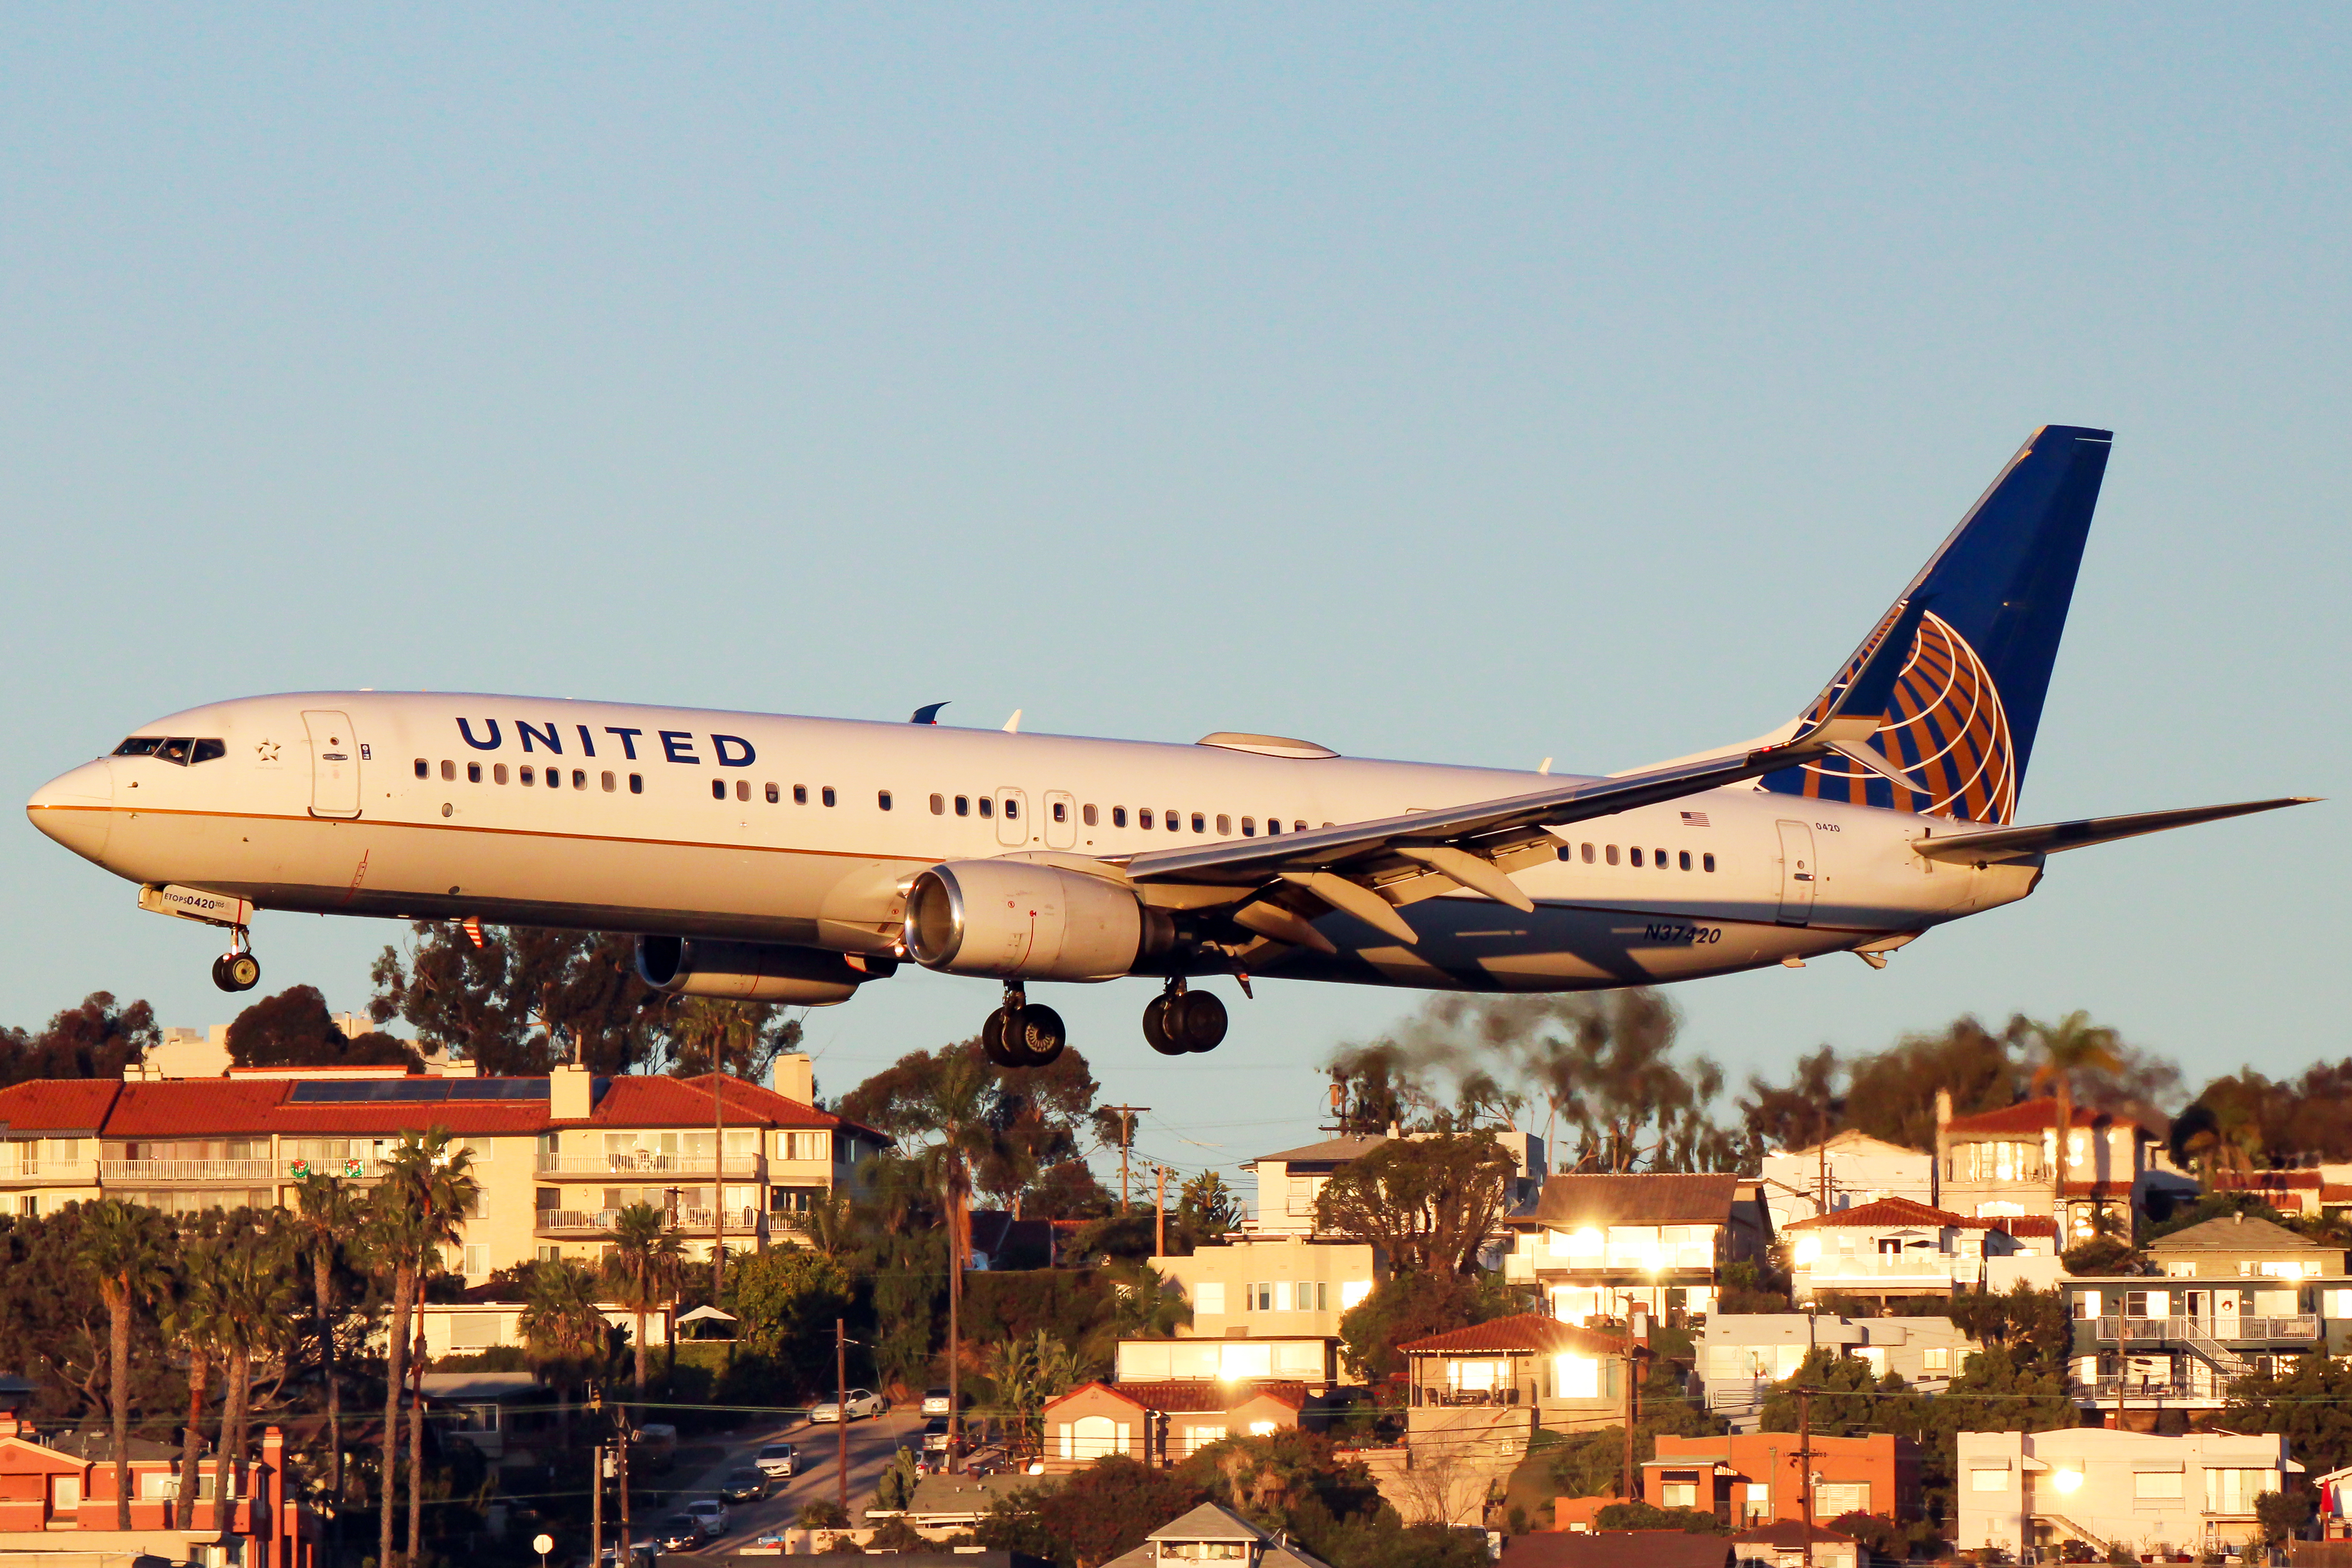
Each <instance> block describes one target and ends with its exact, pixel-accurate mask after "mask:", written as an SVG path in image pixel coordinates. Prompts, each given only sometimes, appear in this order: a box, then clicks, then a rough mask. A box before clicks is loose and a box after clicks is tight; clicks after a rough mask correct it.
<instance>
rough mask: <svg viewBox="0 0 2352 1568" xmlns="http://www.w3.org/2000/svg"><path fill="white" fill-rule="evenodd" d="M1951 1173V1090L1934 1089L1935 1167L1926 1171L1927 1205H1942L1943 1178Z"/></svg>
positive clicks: (1934, 1206)
mask: <svg viewBox="0 0 2352 1568" xmlns="http://www.w3.org/2000/svg"><path fill="white" fill-rule="evenodd" d="M1951 1173H1952V1091H1951V1090H1950V1089H1937V1091H1936V1168H1935V1169H1934V1170H1932V1171H1930V1172H1929V1173H1927V1206H1928V1207H1930V1208H1941V1207H1943V1206H1944V1180H1945V1178H1946V1177H1948V1176H1949V1175H1950V1174H1951Z"/></svg>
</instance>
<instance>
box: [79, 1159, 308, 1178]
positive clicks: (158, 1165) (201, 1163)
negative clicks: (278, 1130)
mask: <svg viewBox="0 0 2352 1568" xmlns="http://www.w3.org/2000/svg"><path fill="white" fill-rule="evenodd" d="M277 1178H278V1162H277V1161H275V1160H101V1161H100V1162H99V1167H98V1179H99V1180H100V1181H101V1182H104V1183H107V1184H115V1183H141V1182H247V1183H250V1182H268V1181H275V1180H276V1179H277Z"/></svg>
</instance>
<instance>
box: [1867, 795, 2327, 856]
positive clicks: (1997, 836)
mask: <svg viewBox="0 0 2352 1568" xmlns="http://www.w3.org/2000/svg"><path fill="white" fill-rule="evenodd" d="M2315 798H2316V797H2315V796H2313V795H2289V796H2286V797H2284V799H2279V800H2246V801H2238V802H2236V803H2234V804H2232V805H2191V806H2184V807H2182V808H2180V809H2179V810H2178V811H2143V812H2139V813H2137V814H2136V815H2134V816H2086V817H2084V818H2082V819H2081V820H2079V821H2075V822H2049V823H2042V824H2041V825H2039V826H2031V827H1988V828H1983V829H1979V830H1976V831H1971V832H1964V833H1954V834H1950V835H1948V836H1946V835H1933V836H1930V837H1926V838H1920V839H1916V840H1914V841H1913V842H1912V845H1911V848H1912V852H1913V853H1915V854H1916V855H1920V856H1922V857H1924V858H1927V859H1929V860H1951V861H1957V862H1959V863H1961V864H1969V863H1984V862H1990V861H1996V860H2013V859H2017V858H2021V857H2022V856H2027V855H2054V854H2056V853H2057V852H2058V851H2059V850H2061V849H2080V848H2082V847H2084V845H2086V844H2112V843H2114V842H2115V841H2116V839H2118V838H2137V837H2139V836H2140V835H2141V834H2143V833H2162V832H2163V831H2165V830H2166V829H2167V828H2170V827H2191V826H2195V825H2197V824H2198V823H2200V822H2219V821H2221V819H2222V818H2224V817H2230V816H2251V815H2252V814H2253V813H2254V812H2257V811H2276V810H2277V809H2278V808H2279V807H2281V806H2283V805H2310V804H2311V803H2312V801H2313V800H2314V799H2315Z"/></svg>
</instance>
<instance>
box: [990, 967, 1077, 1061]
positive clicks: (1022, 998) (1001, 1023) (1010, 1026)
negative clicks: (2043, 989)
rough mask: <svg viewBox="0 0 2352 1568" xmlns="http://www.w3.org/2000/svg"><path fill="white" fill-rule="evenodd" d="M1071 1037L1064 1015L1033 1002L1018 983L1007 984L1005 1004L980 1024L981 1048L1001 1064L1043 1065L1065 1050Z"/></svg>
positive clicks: (991, 1058)
mask: <svg viewBox="0 0 2352 1568" xmlns="http://www.w3.org/2000/svg"><path fill="white" fill-rule="evenodd" d="M1068 1039H1069V1030H1068V1029H1067V1028H1066V1027H1065V1026H1063V1023H1062V1016H1061V1015H1060V1014H1059V1013H1056V1012H1055V1011H1054V1009H1052V1008H1051V1007H1048V1006H1046V1005H1044V1004H1043V1003H1037V1004H1034V1005H1033V1004H1032V1003H1031V1002H1030V1000H1029V995H1028V993H1026V992H1025V991H1024V990H1023V989H1022V988H1021V987H1020V986H1019V985H1017V984H1014V985H1007V986H1006V987H1005V988H1004V1005H1003V1006H1002V1007H999V1008H998V1009H997V1010H996V1011H995V1012H993V1013H991V1014H990V1015H989V1016H988V1022H986V1023H985V1024H982V1026H980V1048H981V1049H982V1050H983V1051H985V1052H987V1053H988V1059H989V1060H990V1061H992V1062H994V1063H995V1064H996V1065H997V1066H998V1067H1001V1068H1041V1067H1044V1066H1045V1065H1046V1064H1047V1063H1048V1062H1051V1061H1052V1060H1053V1059H1054V1058H1055V1057H1058V1056H1060V1055H1061V1054H1062V1047H1063V1045H1064V1044H1065V1043H1066V1041H1067V1040H1068Z"/></svg>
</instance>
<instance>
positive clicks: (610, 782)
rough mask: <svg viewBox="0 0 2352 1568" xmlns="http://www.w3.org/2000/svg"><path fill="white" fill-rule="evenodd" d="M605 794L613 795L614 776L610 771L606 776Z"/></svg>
mask: <svg viewBox="0 0 2352 1568" xmlns="http://www.w3.org/2000/svg"><path fill="white" fill-rule="evenodd" d="M604 793H605V794H606V795H610V794H612V793H613V775H612V773H611V772H610V771H609V770H608V771H607V772H606V773H605V774H604Z"/></svg>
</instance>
